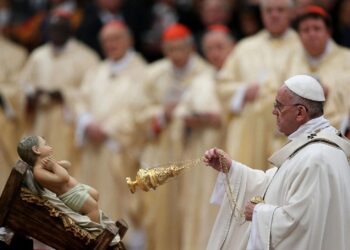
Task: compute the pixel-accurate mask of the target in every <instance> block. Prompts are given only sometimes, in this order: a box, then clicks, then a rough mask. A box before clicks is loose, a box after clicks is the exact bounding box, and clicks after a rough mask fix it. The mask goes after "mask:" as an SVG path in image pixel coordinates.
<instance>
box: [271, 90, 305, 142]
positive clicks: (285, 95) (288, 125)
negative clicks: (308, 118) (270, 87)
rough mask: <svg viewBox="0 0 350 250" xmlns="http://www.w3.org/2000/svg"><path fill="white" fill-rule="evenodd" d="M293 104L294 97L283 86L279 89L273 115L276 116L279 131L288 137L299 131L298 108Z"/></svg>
mask: <svg viewBox="0 0 350 250" xmlns="http://www.w3.org/2000/svg"><path fill="white" fill-rule="evenodd" d="M296 104H297V103H294V102H293V96H292V94H291V93H290V91H289V90H288V88H287V87H286V86H285V85H283V86H282V87H280V88H279V90H278V92H277V96H276V100H275V104H274V108H273V111H272V114H274V115H275V116H276V119H277V120H276V122H277V127H278V130H279V131H280V132H281V133H283V134H284V135H286V136H288V135H290V134H292V133H293V132H294V131H296V130H297V129H298V127H299V126H300V124H299V123H298V121H297V115H298V106H297V105H296Z"/></svg>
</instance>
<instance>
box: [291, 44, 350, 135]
mask: <svg viewBox="0 0 350 250" xmlns="http://www.w3.org/2000/svg"><path fill="white" fill-rule="evenodd" d="M306 53H307V52H306V51H305V50H303V51H299V53H297V54H295V55H294V57H293V59H292V60H291V67H290V72H289V76H293V75H297V74H311V75H313V76H315V77H316V78H317V79H318V80H319V81H320V82H321V83H322V84H324V85H325V86H326V87H328V89H329V95H328V98H327V101H326V103H325V107H324V111H325V115H326V116H327V117H329V120H330V121H331V123H332V125H333V126H335V127H336V128H339V127H340V123H341V119H342V117H343V116H344V115H347V114H348V112H349V106H348V104H347V102H348V99H349V93H348V91H347V90H348V89H349V87H348V86H349V85H350V84H349V82H350V50H349V49H348V48H345V47H341V46H339V45H337V44H336V43H335V42H334V41H333V40H330V41H329V44H328V48H327V49H326V52H325V54H324V55H323V56H322V58H321V59H320V60H319V62H318V63H317V64H315V65H312V64H311V61H310V59H308V56H307V54H306ZM344 85H347V86H344Z"/></svg>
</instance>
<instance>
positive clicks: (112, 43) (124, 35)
mask: <svg viewBox="0 0 350 250" xmlns="http://www.w3.org/2000/svg"><path fill="white" fill-rule="evenodd" d="M100 38H101V44H102V47H103V49H104V52H105V54H106V57H107V58H109V59H112V60H119V59H121V58H122V57H123V56H124V55H125V53H126V52H127V50H128V49H129V48H130V46H131V38H130V35H129V33H128V32H127V30H126V29H125V27H114V26H111V27H109V28H107V29H106V30H103V31H102V33H101V36H100Z"/></svg>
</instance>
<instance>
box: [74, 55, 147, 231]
mask: <svg viewBox="0 0 350 250" xmlns="http://www.w3.org/2000/svg"><path fill="white" fill-rule="evenodd" d="M128 55H129V57H128V58H127V59H125V60H124V61H123V64H122V66H121V67H120V68H119V70H118V71H112V70H111V64H110V62H109V61H104V62H102V63H101V64H100V65H99V66H98V67H96V68H95V69H94V70H92V71H90V72H89V73H88V74H87V75H86V76H85V80H84V82H83V84H82V88H81V96H80V98H79V102H78V103H77V105H76V108H77V117H78V118H79V120H78V124H77V126H78V127H77V133H80V137H81V138H80V139H79V136H77V142H78V144H80V145H81V150H82V162H81V168H80V171H79V174H78V178H79V180H80V181H81V182H82V183H86V184H88V185H91V186H92V187H94V188H96V189H97V190H98V191H99V193H100V198H99V202H98V203H99V206H100V208H101V209H102V210H103V211H104V212H105V213H106V214H107V215H108V216H110V217H111V218H112V219H114V220H116V219H119V218H124V219H125V220H127V222H128V223H129V225H130V226H132V223H134V221H131V219H132V218H131V217H132V216H133V214H131V212H135V211H134V210H135V209H136V208H134V207H133V206H134V205H137V204H136V203H137V202H138V201H137V198H138V196H137V195H132V194H131V193H130V191H129V190H128V187H127V185H126V181H125V178H126V177H128V176H130V177H132V178H134V176H135V174H136V171H137V169H138V160H139V159H138V158H139V152H140V144H139V139H140V138H141V137H140V136H142V135H140V133H139V131H138V128H137V124H136V122H135V115H136V113H137V112H140V104H142V100H143V96H142V83H143V80H144V79H145V70H146V63H145V61H144V60H143V58H141V56H139V55H138V54H136V53H135V52H130V53H129V54H128ZM84 117H89V118H88V121H87V122H85V125H83V126H81V124H82V122H83V123H84V121H83V120H84V119H85V118H84ZM91 121H93V122H96V123H98V124H99V125H100V126H101V127H102V130H103V131H104V132H105V133H106V134H107V135H108V139H107V140H106V141H105V142H104V143H103V144H101V145H97V146H96V145H93V144H92V143H91V142H90V141H89V140H88V138H87V137H85V135H84V134H85V128H86V125H88V123H89V122H91ZM80 130H81V131H80ZM77 135H78V134H77ZM79 140H80V142H79ZM137 212H140V211H137Z"/></svg>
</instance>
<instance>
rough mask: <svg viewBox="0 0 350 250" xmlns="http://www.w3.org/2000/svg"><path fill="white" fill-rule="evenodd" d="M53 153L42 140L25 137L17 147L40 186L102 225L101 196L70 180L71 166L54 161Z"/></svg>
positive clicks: (74, 180) (71, 178)
mask: <svg viewBox="0 0 350 250" xmlns="http://www.w3.org/2000/svg"><path fill="white" fill-rule="evenodd" d="M52 151H53V150H52V147H50V146H49V145H47V143H46V141H45V140H44V139H43V138H42V137H40V136H29V137H26V138H24V139H23V140H21V141H20V143H19V144H18V146H17V152H18V155H19V156H20V158H21V159H22V160H23V161H24V162H26V163H27V164H28V165H30V166H31V167H32V170H33V175H34V178H35V180H36V181H37V182H38V183H39V184H40V185H41V186H43V187H44V188H46V189H48V190H50V191H51V192H54V193H55V194H56V195H57V196H58V197H59V198H60V199H61V200H62V201H63V202H64V203H65V204H66V205H67V206H68V207H70V208H71V209H72V210H74V211H76V212H78V213H81V214H83V215H87V216H89V217H90V219H91V220H92V221H94V222H97V223H100V214H99V209H98V204H97V201H98V192H97V191H96V190H95V189H93V188H92V187H89V186H87V185H84V184H81V183H79V182H78V181H77V180H76V179H74V178H73V177H72V176H70V175H69V173H68V171H67V168H69V167H70V163H69V162H68V161H59V162H57V161H55V160H54V159H52V158H51V156H52Z"/></svg>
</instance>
